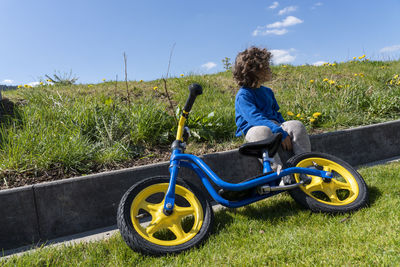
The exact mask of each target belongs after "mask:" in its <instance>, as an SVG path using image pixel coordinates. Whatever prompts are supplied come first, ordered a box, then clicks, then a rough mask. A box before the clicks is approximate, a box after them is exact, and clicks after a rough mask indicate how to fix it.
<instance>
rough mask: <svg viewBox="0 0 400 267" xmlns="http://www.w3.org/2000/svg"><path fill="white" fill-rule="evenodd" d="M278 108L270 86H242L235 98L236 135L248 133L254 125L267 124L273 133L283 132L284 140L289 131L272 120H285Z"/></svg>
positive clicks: (280, 121)
mask: <svg viewBox="0 0 400 267" xmlns="http://www.w3.org/2000/svg"><path fill="white" fill-rule="evenodd" d="M278 110H279V105H278V103H277V102H276V99H275V96H274V92H272V90H271V89H270V88H267V87H264V86H261V87H260V88H256V89H252V88H245V87H242V88H240V89H239V91H238V93H237V94H236V100H235V113H236V119H235V120H236V126H237V130H236V136H241V135H242V134H243V135H246V133H247V131H248V130H249V129H250V128H251V127H253V126H267V127H269V128H270V129H271V131H272V132H273V133H278V132H280V133H282V134H283V137H282V140H283V139H285V138H286V137H287V136H288V134H287V132H285V131H284V130H283V129H282V127H280V126H278V125H276V124H275V123H273V122H272V121H271V120H274V121H277V122H278V123H283V122H284V121H285V120H284V119H283V117H282V115H281V113H280V112H278Z"/></svg>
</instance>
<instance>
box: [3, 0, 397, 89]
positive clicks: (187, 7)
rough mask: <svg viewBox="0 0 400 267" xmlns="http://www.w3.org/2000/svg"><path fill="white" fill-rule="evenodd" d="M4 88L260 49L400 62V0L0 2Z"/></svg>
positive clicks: (290, 58)
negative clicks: (69, 75) (49, 77)
mask: <svg viewBox="0 0 400 267" xmlns="http://www.w3.org/2000/svg"><path fill="white" fill-rule="evenodd" d="M0 12H1V13H0V14H1V15H0V37H1V42H0V84H12V85H18V84H28V83H34V82H37V81H38V80H39V78H40V77H44V75H45V74H53V73H54V72H55V71H57V72H61V73H66V72H70V71H71V70H72V73H74V74H75V75H76V76H78V77H79V80H78V83H98V82H101V80H102V79H103V78H105V79H107V80H111V79H112V80H114V79H115V77H116V75H118V77H119V80H122V79H123V77H124V74H123V73H124V64H123V53H124V52H125V53H126V54H127V57H128V79H130V80H153V79H157V78H160V77H162V76H165V74H166V71H167V67H168V60H169V55H170V51H171V48H172V47H173V45H174V44H175V48H174V51H173V55H172V60H171V68H170V75H172V76H178V75H180V74H190V73H196V74H205V73H214V72H218V71H222V70H223V65H222V62H221V60H222V59H223V58H224V57H229V58H231V59H232V60H234V58H235V57H236V54H237V53H238V52H239V51H242V50H243V49H245V48H247V47H249V46H251V45H256V46H262V47H266V48H268V49H270V50H271V51H272V52H273V54H274V59H273V60H274V63H275V64H293V65H301V64H320V63H321V62H333V61H337V62H341V61H347V60H350V59H351V58H353V57H354V56H361V55H363V54H366V56H367V58H370V59H376V60H387V59H389V60H391V59H399V58H400V30H399V29H398V28H399V25H400V15H399V14H400V1H399V0H381V1H373V0H364V1H360V0H351V1H348V0H337V1H334V0H315V1H311V0H304V1H294V0H293V1H290V0H285V1H283V0H278V1H267V0H264V1H262V0H248V1H245V0H229V1H228V0H220V1H218V0H214V1H210V0H203V1H190V0H186V1H184V0H169V1H160V0H159V1H152V0H147V1H136V0H131V1H122V0H114V1H102V0H97V1H94V0H79V1H78V0H68V1H61V0H56V1H54V0H52V1H50V0H36V1H32V0H25V1H22V0H0Z"/></svg>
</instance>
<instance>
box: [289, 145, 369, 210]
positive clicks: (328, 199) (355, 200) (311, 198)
mask: <svg viewBox="0 0 400 267" xmlns="http://www.w3.org/2000/svg"><path fill="white" fill-rule="evenodd" d="M313 162H314V163H317V164H318V165H319V166H321V167H323V168H324V170H326V171H331V172H332V173H333V175H334V178H332V180H331V181H329V180H325V181H324V180H323V179H322V178H321V177H315V176H312V177H311V176H310V177H311V178H312V181H311V183H310V184H308V185H302V186H300V187H298V188H295V189H292V190H290V191H289V194H290V195H291V197H292V198H293V199H294V200H295V201H296V202H298V203H299V204H301V205H302V206H304V207H306V208H309V209H311V210H312V211H313V212H326V213H345V212H352V211H356V210H358V209H360V208H363V207H365V206H366V205H367V204H368V189H367V185H366V184H365V181H364V179H363V178H362V176H361V175H360V174H359V173H358V172H357V171H356V170H355V169H354V168H353V167H352V166H350V165H349V164H348V163H346V162H345V161H343V160H341V159H339V158H337V157H335V156H332V155H329V154H325V153H319V152H311V153H303V154H300V155H296V156H294V157H292V158H290V159H289V160H288V161H287V166H288V167H308V168H316V167H315V165H314V164H313ZM301 178H302V177H301V176H300V175H299V174H294V175H291V181H290V183H296V182H299V181H300V180H301ZM343 180H344V181H343Z"/></svg>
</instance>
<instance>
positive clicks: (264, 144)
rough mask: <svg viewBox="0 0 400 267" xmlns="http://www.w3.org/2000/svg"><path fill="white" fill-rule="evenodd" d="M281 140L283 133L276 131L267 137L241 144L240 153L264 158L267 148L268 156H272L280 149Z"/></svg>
mask: <svg viewBox="0 0 400 267" xmlns="http://www.w3.org/2000/svg"><path fill="white" fill-rule="evenodd" d="M281 140H282V133H275V134H273V135H272V136H271V137H269V138H267V139H264V140H261V141H257V142H250V143H245V144H243V145H241V146H240V147H239V153H240V154H242V155H246V156H252V157H257V158H262V154H263V150H265V149H267V150H268V156H269V157H270V158H272V157H273V156H274V155H275V154H276V152H277V151H278V148H279V145H280V144H281Z"/></svg>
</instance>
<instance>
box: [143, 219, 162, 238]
mask: <svg viewBox="0 0 400 267" xmlns="http://www.w3.org/2000/svg"><path fill="white" fill-rule="evenodd" d="M162 220H163V219H162V218H155V219H153V220H152V221H151V222H150V224H149V226H148V227H147V228H146V232H147V234H149V235H153V234H154V233H155V232H157V231H158V230H160V229H162V228H164V227H163V224H162Z"/></svg>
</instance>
